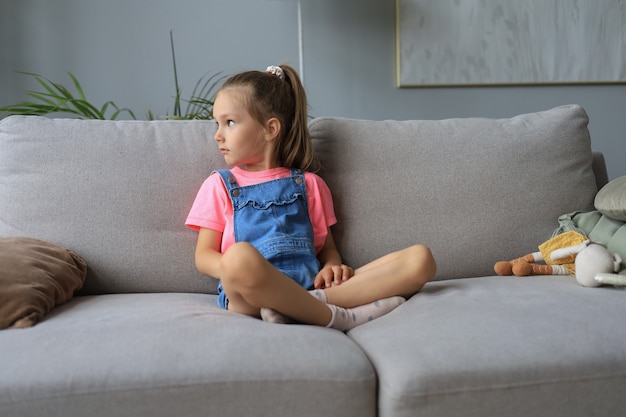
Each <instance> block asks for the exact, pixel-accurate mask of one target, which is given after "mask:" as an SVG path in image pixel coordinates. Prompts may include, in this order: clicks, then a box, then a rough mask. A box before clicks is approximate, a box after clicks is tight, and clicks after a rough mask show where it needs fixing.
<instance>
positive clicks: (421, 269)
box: [407, 245, 437, 283]
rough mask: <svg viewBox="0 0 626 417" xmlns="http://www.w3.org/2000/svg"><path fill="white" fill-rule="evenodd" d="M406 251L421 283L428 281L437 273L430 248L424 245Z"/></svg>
mask: <svg viewBox="0 0 626 417" xmlns="http://www.w3.org/2000/svg"><path fill="white" fill-rule="evenodd" d="M407 251H408V252H409V257H408V258H409V259H410V260H411V263H412V265H413V267H414V268H415V270H416V276H417V277H418V279H419V280H420V281H422V282H423V283H426V282H428V281H430V280H431V279H432V278H433V277H434V276H435V273H436V272H437V265H436V263H435V258H434V256H433V254H432V252H431V250H430V248H429V247H428V246H425V245H413V246H411V247H409V248H407Z"/></svg>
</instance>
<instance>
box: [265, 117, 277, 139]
mask: <svg viewBox="0 0 626 417" xmlns="http://www.w3.org/2000/svg"><path fill="white" fill-rule="evenodd" d="M265 131H266V133H267V137H266V139H267V140H270V141H272V140H274V139H276V138H277V137H278V134H279V133H280V120H278V119H277V118H275V117H272V118H271V119H269V120H268V121H267V123H266V124H265Z"/></svg>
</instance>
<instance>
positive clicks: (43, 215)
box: [0, 116, 225, 294]
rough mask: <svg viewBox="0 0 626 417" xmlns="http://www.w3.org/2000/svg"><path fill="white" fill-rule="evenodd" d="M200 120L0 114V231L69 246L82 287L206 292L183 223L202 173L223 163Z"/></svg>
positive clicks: (208, 285) (210, 285)
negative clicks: (82, 264)
mask: <svg viewBox="0 0 626 417" xmlns="http://www.w3.org/2000/svg"><path fill="white" fill-rule="evenodd" d="M214 129H215V127H214V123H212V122H207V121H184V122H181V121H173V120H171V121H97V120H72V119H48V118H43V117H22V116H12V117H8V118H6V119H4V120H2V121H0V236H30V237H36V238H39V239H42V240H46V241H49V242H52V243H56V244H59V245H62V246H65V247H67V248H69V249H72V250H74V251H75V252H76V253H78V254H79V255H80V256H81V257H83V258H84V259H85V261H86V263H87V265H88V273H87V279H86V281H85V286H84V288H83V290H82V293H83V294H94V293H118V292H169V291H191V292H214V291H215V289H216V281H215V280H213V279H209V278H207V277H205V276H203V275H201V274H200V273H199V272H197V270H196V268H195V264H194V248H195V242H196V237H197V233H196V232H194V231H192V230H189V229H187V228H186V227H185V226H184V222H185V219H186V217H187V213H188V211H189V209H190V207H191V204H192V202H193V200H194V198H195V196H196V193H197V191H198V189H199V188H200V185H201V184H202V181H203V180H204V179H205V178H206V177H207V176H208V175H209V174H210V172H211V170H212V169H216V168H224V167H225V165H224V159H223V157H222V155H221V154H220V153H219V151H218V149H217V146H215V143H214V141H213V135H214V132H215V130H214Z"/></svg>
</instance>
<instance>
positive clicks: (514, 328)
mask: <svg viewBox="0 0 626 417" xmlns="http://www.w3.org/2000/svg"><path fill="white" fill-rule="evenodd" d="M625 295H626V294H625V293H624V291H622V290H617V289H614V288H596V289H590V288H584V287H582V286H580V285H578V284H577V282H576V280H575V278H573V277H547V276H541V277H524V278H518V277H482V278H473V279H462V280H448V281H439V282H432V283H429V284H428V285H427V286H426V287H425V288H424V289H423V290H422V292H420V293H419V294H417V295H416V296H414V297H413V298H412V299H411V300H409V301H408V302H407V303H405V304H403V305H402V306H400V307H399V308H398V309H396V310H395V311H393V312H392V313H391V314H388V315H386V316H384V317H381V318H380V319H377V320H374V321H373V322H370V323H367V324H364V325H363V326H360V327H357V328H356V329H354V330H352V331H350V333H349V336H350V337H352V338H353V339H354V340H355V341H356V342H357V343H358V344H359V346H361V347H362V348H363V349H364V350H365V352H366V354H367V356H368V357H369V358H370V360H371V361H372V363H373V364H374V367H375V368H376V371H377V373H378V379H379V403H378V406H379V415H380V416H381V417H390V416H394V417H402V416H415V415H419V416H420V417H421V416H423V417H435V416H436V417H444V416H468V417H473V416H475V417H484V416H510V417H526V416H551V417H558V416H562V417H577V416H579V417H588V416H621V415H624V410H626V396H624V392H625V391H624V390H625V389H626V350H625V348H624V341H625V340H626V327H624V326H622V325H619V324H617V323H620V321H621V318H623V315H624V313H626V308H625V304H624V296H625ZM618 317H619V318H618ZM616 318H617V320H616Z"/></svg>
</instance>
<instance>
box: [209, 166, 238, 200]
mask: <svg viewBox="0 0 626 417" xmlns="http://www.w3.org/2000/svg"><path fill="white" fill-rule="evenodd" d="M213 172H217V173H218V174H220V176H221V177H222V181H224V185H225V186H226V188H227V189H228V192H229V194H230V193H231V191H232V190H233V189H235V188H237V187H239V185H237V180H235V177H234V176H233V174H232V173H231V172H230V170H228V169H218V170H217V171H213Z"/></svg>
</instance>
